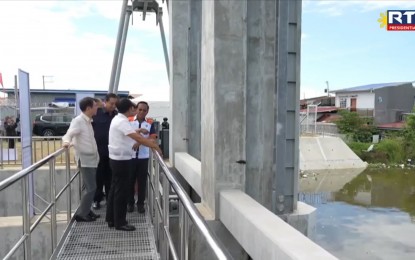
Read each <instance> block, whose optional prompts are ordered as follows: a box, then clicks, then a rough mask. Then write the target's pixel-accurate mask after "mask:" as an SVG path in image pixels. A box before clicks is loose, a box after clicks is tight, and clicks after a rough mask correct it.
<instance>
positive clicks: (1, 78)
mask: <svg viewBox="0 0 415 260" xmlns="http://www.w3.org/2000/svg"><path fill="white" fill-rule="evenodd" d="M0 84H1V87H2V88H4V85H3V77H2V76H1V72H0Z"/></svg>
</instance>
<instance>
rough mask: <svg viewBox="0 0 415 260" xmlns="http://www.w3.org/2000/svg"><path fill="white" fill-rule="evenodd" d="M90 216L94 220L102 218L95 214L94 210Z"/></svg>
mask: <svg viewBox="0 0 415 260" xmlns="http://www.w3.org/2000/svg"><path fill="white" fill-rule="evenodd" d="M88 216H90V217H91V218H93V219H97V218H100V217H101V215H99V214H95V213H94V212H93V211H92V210H91V211H90V212H89V214H88Z"/></svg>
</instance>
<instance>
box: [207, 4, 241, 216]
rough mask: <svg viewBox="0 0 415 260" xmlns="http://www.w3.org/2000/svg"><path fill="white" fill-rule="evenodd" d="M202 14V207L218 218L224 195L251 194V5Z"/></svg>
mask: <svg viewBox="0 0 415 260" xmlns="http://www.w3.org/2000/svg"><path fill="white" fill-rule="evenodd" d="M202 10H203V12H202V54H201V59H202V65H201V75H202V78H201V87H202V89H201V95H202V97H203V98H202V100H201V107H202V112H201V113H202V130H201V132H202V138H201V144H202V151H201V164H202V181H201V182H202V202H203V203H204V204H205V205H206V206H207V207H208V208H209V209H210V210H211V211H212V214H213V215H214V216H216V217H217V216H218V210H217V209H218V206H219V205H218V192H219V191H220V190H222V189H229V188H236V189H241V190H244V189H245V164H243V161H245V134H246V133H245V119H246V117H245V86H246V85H245V84H246V80H245V79H246V63H247V60H246V41H245V40H246V23H245V19H246V0H241V1H234V0H217V1H202ZM238 162H242V163H238Z"/></svg>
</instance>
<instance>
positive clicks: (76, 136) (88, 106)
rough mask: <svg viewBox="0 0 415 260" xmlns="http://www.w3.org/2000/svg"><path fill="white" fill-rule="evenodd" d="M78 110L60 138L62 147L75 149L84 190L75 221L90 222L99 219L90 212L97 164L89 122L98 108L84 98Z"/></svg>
mask: <svg viewBox="0 0 415 260" xmlns="http://www.w3.org/2000/svg"><path fill="white" fill-rule="evenodd" d="M79 108H80V109H81V111H82V113H81V114H80V115H78V116H77V117H75V118H74V119H73V120H72V122H71V125H70V126H69V129H68V131H67V132H66V134H65V135H64V136H63V137H62V141H63V147H65V148H68V147H69V146H70V145H73V147H74V148H75V158H76V161H77V163H78V167H79V171H80V173H81V177H82V182H83V184H84V186H85V189H86V193H85V194H84V195H83V196H82V200H81V204H80V205H79V208H78V211H77V212H76V214H75V220H76V221H78V222H82V221H84V222H90V221H95V220H96V219H97V218H99V215H97V214H95V213H94V212H92V211H91V205H92V201H93V199H94V194H95V190H96V181H95V175H96V171H97V166H98V162H99V155H98V148H97V143H96V142H95V138H94V130H93V128H92V124H91V121H92V117H93V116H94V115H95V114H96V113H97V108H98V106H97V104H96V102H95V100H94V99H93V98H91V97H85V98H83V99H81V101H80V102H79Z"/></svg>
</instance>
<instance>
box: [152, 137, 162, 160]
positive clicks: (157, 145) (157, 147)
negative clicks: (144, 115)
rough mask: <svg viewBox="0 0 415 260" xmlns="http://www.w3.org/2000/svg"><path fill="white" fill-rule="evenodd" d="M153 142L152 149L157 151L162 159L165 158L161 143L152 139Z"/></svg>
mask: <svg viewBox="0 0 415 260" xmlns="http://www.w3.org/2000/svg"><path fill="white" fill-rule="evenodd" d="M152 140H153V145H152V146H151V147H150V148H153V149H154V150H156V151H157V152H158V153H159V154H160V156H161V157H163V152H162V151H161V149H160V146H159V143H158V140H157V139H152Z"/></svg>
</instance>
